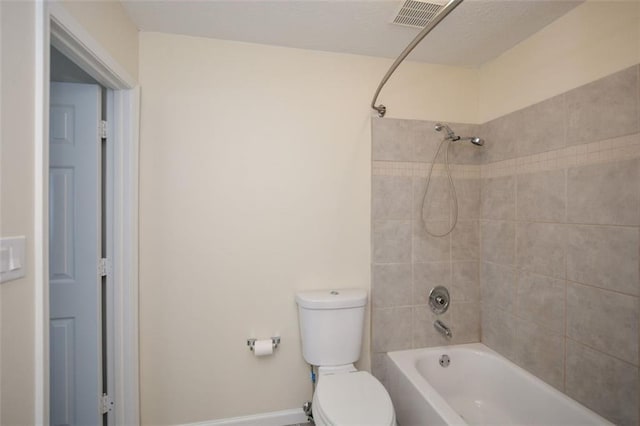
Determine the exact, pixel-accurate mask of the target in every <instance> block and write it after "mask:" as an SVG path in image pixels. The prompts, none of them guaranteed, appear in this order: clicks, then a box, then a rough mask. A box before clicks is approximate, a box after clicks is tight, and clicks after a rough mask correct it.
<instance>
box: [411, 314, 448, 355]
mask: <svg viewBox="0 0 640 426" xmlns="http://www.w3.org/2000/svg"><path fill="white" fill-rule="evenodd" d="M438 319H439V320H440V321H442V322H443V323H444V324H445V325H447V326H448V327H452V325H453V322H452V318H451V310H449V311H447V312H445V313H444V314H442V315H436V314H434V313H433V312H432V311H431V309H430V308H429V306H427V305H422V306H414V307H413V347H414V348H424V347H429V346H442V345H449V344H451V343H453V342H452V341H451V340H449V339H447V338H446V337H444V336H443V335H442V334H440V333H439V332H438V331H437V330H436V329H435V328H434V327H433V323H434V322H435V321H436V320H438Z"/></svg>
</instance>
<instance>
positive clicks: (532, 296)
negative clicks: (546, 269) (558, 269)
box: [516, 272, 565, 333]
mask: <svg viewBox="0 0 640 426" xmlns="http://www.w3.org/2000/svg"><path fill="white" fill-rule="evenodd" d="M564 307H565V280H559V279H556V278H551V277H546V276H543V275H537V274H532V273H529V272H520V273H519V274H518V290H517V308H516V309H517V312H518V316H519V317H520V318H522V319H524V320H527V321H530V322H534V323H537V324H539V325H541V326H543V327H546V328H548V329H549V330H553V331H555V332H558V333H564V318H565V310H564Z"/></svg>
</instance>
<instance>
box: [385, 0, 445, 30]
mask: <svg viewBox="0 0 640 426" xmlns="http://www.w3.org/2000/svg"><path fill="white" fill-rule="evenodd" d="M446 3H447V2H446V0H445V1H442V2H439V1H438V0H435V1H430V2H426V1H420V0H406V1H405V2H404V3H403V4H402V7H401V8H400V10H399V11H398V14H397V15H396V16H395V18H394V19H393V23H394V24H398V25H402V26H405V27H413V28H424V27H426V26H427V24H428V23H429V22H431V20H432V19H433V18H434V17H435V16H436V15H437V14H438V12H440V10H442V8H444V6H445V5H446Z"/></svg>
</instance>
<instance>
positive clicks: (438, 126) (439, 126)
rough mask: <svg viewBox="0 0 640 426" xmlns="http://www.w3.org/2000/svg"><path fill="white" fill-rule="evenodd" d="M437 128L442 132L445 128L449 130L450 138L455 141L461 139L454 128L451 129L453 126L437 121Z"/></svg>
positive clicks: (437, 130)
mask: <svg viewBox="0 0 640 426" xmlns="http://www.w3.org/2000/svg"><path fill="white" fill-rule="evenodd" d="M435 129H436V132H441V131H442V130H443V129H444V130H445V131H446V132H447V138H448V139H451V140H454V141H457V140H459V139H460V138H459V137H458V136H456V134H455V133H453V130H451V127H449V126H447V125H446V124H442V123H437V124H436V125H435Z"/></svg>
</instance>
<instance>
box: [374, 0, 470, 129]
mask: <svg viewBox="0 0 640 426" xmlns="http://www.w3.org/2000/svg"><path fill="white" fill-rule="evenodd" d="M462 1H463V0H450V1H449V3H447V5H446V6H445V7H444V8H443V9H442V10H441V11H440V12H438V14H437V15H436V16H435V17H434V18H433V20H432V21H431V22H429V23H428V24H427V26H426V27H424V29H422V31H420V32H419V33H418V35H417V36H416V37H415V38H414V39H413V40H412V41H411V43H409V45H408V46H407V47H405V48H404V50H403V51H402V53H401V54H400V56H398V58H397V59H396V60H395V61H393V64H391V67H389V70H388V71H387V73H386V74H385V75H384V77H382V80H381V81H380V84H379V85H378V88H377V89H376V93H375V94H374V95H373V99H372V100H371V108H373V109H375V110H376V111H378V117H384V115H385V114H386V113H387V107H385V106H384V105H382V104H380V105H377V106H376V101H377V100H378V96H379V95H380V91H381V90H382V88H383V87H384V85H385V84H387V80H389V77H391V75H392V74H393V73H394V72H395V71H396V68H398V66H399V65H400V64H401V63H402V61H404V60H405V58H406V57H407V56H408V55H409V53H411V52H412V51H413V49H415V48H416V46H417V45H418V44H420V42H421V41H422V39H423V38H425V37H426V36H427V34H429V33H430V32H431V30H433V29H434V28H435V27H437V26H438V24H439V23H440V21H442V20H443V19H444V18H446V17H447V15H449V14H450V13H451V12H452V11H453V9H455V8H456V7H458V5H459V4H460V3H462Z"/></svg>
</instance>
